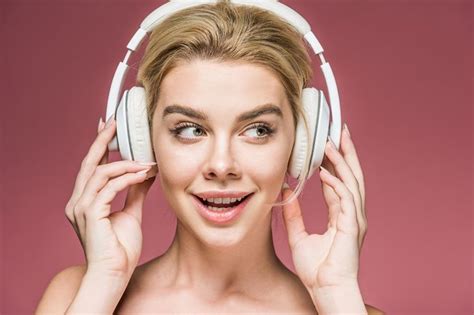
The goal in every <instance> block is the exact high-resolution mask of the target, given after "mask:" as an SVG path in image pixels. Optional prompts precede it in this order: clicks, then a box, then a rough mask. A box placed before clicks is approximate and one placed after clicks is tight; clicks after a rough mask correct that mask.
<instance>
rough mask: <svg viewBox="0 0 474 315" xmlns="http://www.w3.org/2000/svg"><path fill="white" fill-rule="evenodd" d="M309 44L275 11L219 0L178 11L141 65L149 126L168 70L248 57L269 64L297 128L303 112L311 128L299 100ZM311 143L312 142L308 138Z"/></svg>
mask: <svg viewBox="0 0 474 315" xmlns="http://www.w3.org/2000/svg"><path fill="white" fill-rule="evenodd" d="M308 48H310V47H309V46H308V45H307V44H306V43H305V41H304V39H303V36H302V35H301V34H300V33H299V32H298V30H296V28H294V27H293V26H292V25H291V24H289V23H288V22H286V21H285V20H283V19H281V18H280V17H279V16H277V15H275V14H274V13H273V12H270V11H267V10H264V9H261V8H258V7H255V6H247V5H236V4H233V3H231V2H230V1H229V0H218V1H217V2H216V3H214V4H201V5H195V6H192V7H190V8H186V9H183V10H181V11H179V12H176V13H174V14H172V15H170V16H168V17H166V18H165V19H164V20H163V21H162V22H160V24H158V25H157V26H156V27H155V28H154V29H153V31H152V32H151V33H150V36H149V40H148V45H147V47H146V50H145V53H144V56H143V57H142V59H141V62H140V65H139V68H138V74H137V83H138V84H140V85H142V86H143V87H144V88H145V91H146V102H147V110H148V121H149V123H150V126H152V125H153V124H152V123H151V122H152V121H153V114H154V112H155V108H156V106H157V103H158V97H159V92H160V89H159V87H160V84H161V82H162V80H163V79H164V77H165V76H166V74H167V73H168V72H169V71H170V70H171V69H173V68H174V67H177V66H178V65H180V64H181V63H186V62H190V61H192V60H195V59H200V60H213V61H219V62H228V61H229V62H247V63H253V64H256V65H260V66H264V67H266V68H267V69H270V70H271V71H272V72H273V73H275V74H276V76H277V77H278V79H279V80H280V82H281V84H282V85H283V87H284V89H285V91H286V96H287V98H288V101H289V104H290V106H291V111H292V116H293V123H294V126H295V129H296V125H297V121H298V119H299V118H298V117H303V120H304V125H305V128H306V131H307V132H308V130H309V129H308V120H307V117H306V115H305V112H304V111H303V105H302V103H301V92H302V89H303V88H305V87H307V86H308V84H309V82H310V81H311V79H312V76H313V71H312V67H311V59H310V57H309V54H308V50H307V49H308ZM151 134H152V135H153V132H151ZM308 134H309V133H308ZM307 147H308V148H309V147H310V143H309V137H308V146H307ZM307 151H308V152H307V154H306V158H305V163H304V167H303V169H302V174H306V172H307V171H308V165H307V164H308V159H309V158H310V154H311V152H310V151H309V150H307ZM287 173H288V172H287ZM285 176H286V175H285ZM305 182H306V178H304V176H300V178H299V179H298V185H297V186H296V188H295V190H294V191H293V194H292V195H291V196H290V197H289V198H288V200H287V202H278V203H274V204H273V206H282V205H285V204H286V203H289V202H291V201H292V200H293V199H294V198H296V197H298V196H299V194H300V193H301V191H302V190H303V188H304V185H305Z"/></svg>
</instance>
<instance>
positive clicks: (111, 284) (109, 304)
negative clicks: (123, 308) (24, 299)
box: [35, 266, 129, 315]
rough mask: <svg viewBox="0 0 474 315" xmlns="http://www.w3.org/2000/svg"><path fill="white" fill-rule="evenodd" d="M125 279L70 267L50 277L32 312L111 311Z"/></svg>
mask: <svg viewBox="0 0 474 315" xmlns="http://www.w3.org/2000/svg"><path fill="white" fill-rule="evenodd" d="M128 280H129V279H128V278H120V277H112V276H106V275H104V274H99V273H92V272H87V270H86V267H85V266H73V267H69V268H67V269H65V270H63V271H61V272H60V273H59V274H57V275H56V276H55V277H54V278H53V280H51V283H50V284H49V286H48V288H47V289H46V291H45V293H44V294H43V297H42V299H41V301H40V302H39V304H38V307H37V309H36V311H35V314H36V315H39V314H74V313H87V312H94V313H101V314H102V313H105V314H112V313H113V311H114V309H115V307H116V306H117V304H118V302H119V301H120V298H121V297H122V295H123V293H124V291H125V289H126V287H127V284H128Z"/></svg>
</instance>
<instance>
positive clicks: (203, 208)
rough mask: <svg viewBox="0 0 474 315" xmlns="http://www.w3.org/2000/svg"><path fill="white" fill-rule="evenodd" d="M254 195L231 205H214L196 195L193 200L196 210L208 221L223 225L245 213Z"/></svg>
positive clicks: (251, 194) (249, 195)
mask: <svg viewBox="0 0 474 315" xmlns="http://www.w3.org/2000/svg"><path fill="white" fill-rule="evenodd" d="M253 194H254V193H250V194H248V195H247V196H245V197H244V198H242V199H241V200H240V201H235V202H233V203H229V204H212V203H210V202H207V201H206V200H204V199H202V198H200V197H198V196H196V195H194V194H193V197H194V198H193V199H194V203H195V205H196V209H197V210H198V212H199V213H200V214H201V215H202V216H203V217H204V218H205V219H206V220H208V221H209V222H212V223H214V224H218V225H221V224H227V223H230V222H232V221H234V220H236V219H237V218H238V217H239V216H240V214H241V213H242V212H243V211H244V209H245V206H246V205H247V203H248V202H249V200H250V197H251V196H253ZM216 206H217V207H216Z"/></svg>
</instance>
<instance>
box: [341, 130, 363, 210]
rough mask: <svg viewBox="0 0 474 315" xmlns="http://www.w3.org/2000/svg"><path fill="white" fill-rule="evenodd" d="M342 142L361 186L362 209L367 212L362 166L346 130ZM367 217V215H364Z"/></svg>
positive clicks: (346, 158) (345, 155)
mask: <svg viewBox="0 0 474 315" xmlns="http://www.w3.org/2000/svg"><path fill="white" fill-rule="evenodd" d="M342 134H343V136H342V139H341V140H342V141H341V148H342V152H343V154H344V158H345V160H346V162H347V164H349V166H350V168H351V170H352V173H353V174H354V176H355V178H356V179H357V182H358V184H359V190H360V194H361V198H362V209H363V212H365V184H364V174H363V172H362V168H361V166H360V162H359V158H358V156H357V151H356V148H355V145H354V143H353V142H352V139H351V137H350V135H349V133H348V132H347V131H346V130H345V129H344V130H343V132H342ZM364 215H365V213H364Z"/></svg>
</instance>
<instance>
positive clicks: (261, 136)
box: [170, 123, 275, 141]
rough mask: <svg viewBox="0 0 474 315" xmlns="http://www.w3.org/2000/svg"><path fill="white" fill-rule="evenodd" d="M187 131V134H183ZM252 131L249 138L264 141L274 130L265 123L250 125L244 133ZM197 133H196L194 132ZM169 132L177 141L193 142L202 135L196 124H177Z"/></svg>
mask: <svg viewBox="0 0 474 315" xmlns="http://www.w3.org/2000/svg"><path fill="white" fill-rule="evenodd" d="M186 130H189V131H188V132H184V131H186ZM249 130H253V131H254V132H253V133H251V134H253V135H254V136H253V135H251V136H250V137H251V138H255V139H257V141H262V140H266V139H267V138H269V137H271V136H272V135H273V133H274V132H275V130H274V129H273V128H272V127H270V126H269V125H268V124H266V123H256V124H254V125H252V126H251V127H250V128H247V129H246V131H249ZM196 131H197V132H196ZM170 132H171V133H172V134H173V135H174V136H175V137H176V138H179V139H183V140H193V139H194V138H195V137H199V136H202V135H203V129H202V128H201V127H200V126H199V125H196V124H193V123H181V124H178V125H177V126H176V127H175V128H174V129H170Z"/></svg>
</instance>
